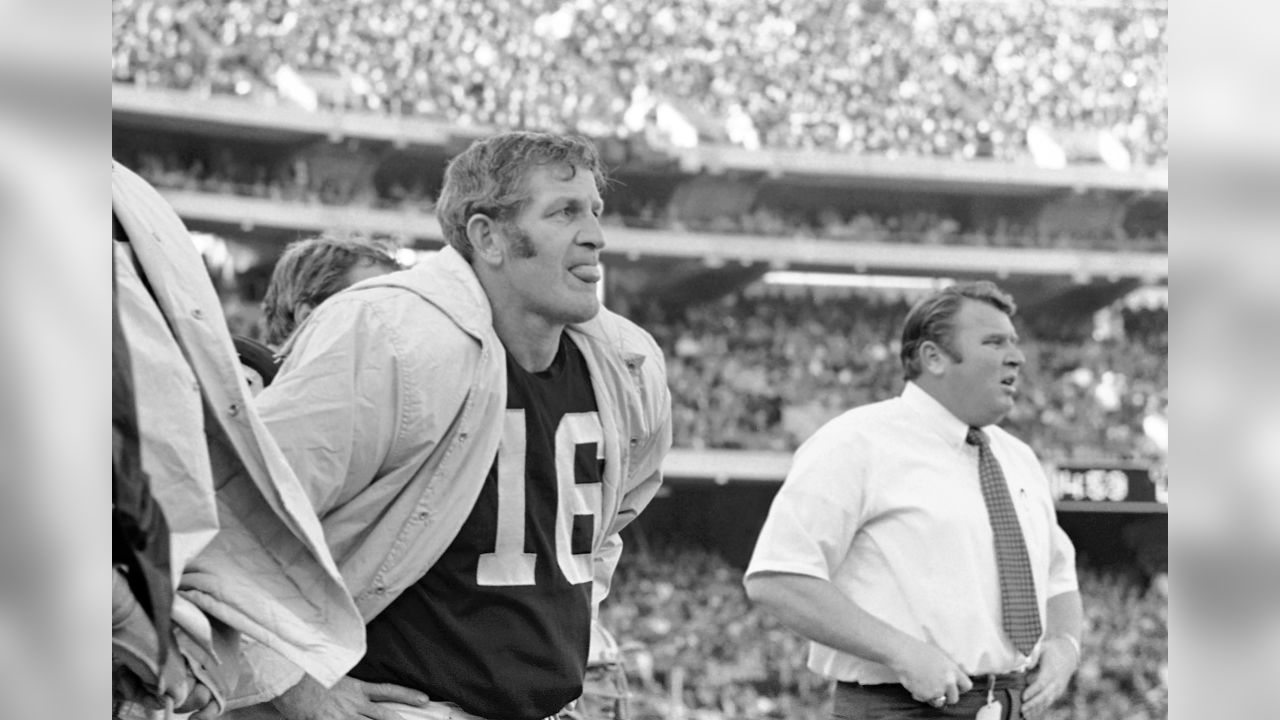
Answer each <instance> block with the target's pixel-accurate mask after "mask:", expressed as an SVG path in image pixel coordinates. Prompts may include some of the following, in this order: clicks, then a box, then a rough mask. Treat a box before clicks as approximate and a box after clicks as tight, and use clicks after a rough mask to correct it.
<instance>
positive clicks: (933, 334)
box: [900, 280, 1018, 380]
mask: <svg viewBox="0 0 1280 720" xmlns="http://www.w3.org/2000/svg"><path fill="white" fill-rule="evenodd" d="M966 299H968V300H977V301H978V302H984V303H986V304H988V305H990V306H992V307H994V308H996V309H997V310H999V311H1000V312H1002V313H1004V314H1005V315H1008V316H1009V317H1013V316H1014V314H1015V313H1017V312H1018V306H1017V305H1015V304H1014V302H1013V298H1012V297H1011V296H1010V295H1008V294H1007V293H1005V292H1003V291H1002V290H1000V288H998V287H996V284H995V283H993V282H991V281H989V280H978V281H976V282H967V283H956V284H955V285H951V286H948V287H946V288H944V289H942V290H940V291H938V292H936V293H934V294H933V295H930V296H929V297H926V298H925V299H923V300H921V301H920V302H918V303H916V304H915V305H914V306H913V307H912V308H911V311H910V312H908V313H907V320H906V322H904V323H903V325H902V352H901V354H900V357H901V358H902V374H903V376H904V377H905V378H906V379H907V380H915V379H916V378H918V377H920V374H921V373H923V372H924V368H923V366H922V365H921V362H920V347H921V346H922V345H924V344H925V343H926V342H933V343H935V344H936V345H937V346H938V347H940V348H942V351H943V352H945V353H946V354H947V355H949V356H950V357H951V359H952V360H955V361H956V362H961V361H963V360H964V357H962V356H961V354H960V350H959V348H957V347H956V344H955V335H954V331H955V322H954V321H955V317H956V313H958V312H960V305H961V304H962V303H963V302H964V301H965V300H966Z"/></svg>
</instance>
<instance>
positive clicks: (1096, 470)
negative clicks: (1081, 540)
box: [1045, 463, 1169, 513]
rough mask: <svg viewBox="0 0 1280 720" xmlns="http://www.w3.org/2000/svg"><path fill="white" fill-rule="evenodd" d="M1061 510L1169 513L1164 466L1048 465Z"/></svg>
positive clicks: (1052, 485)
mask: <svg viewBox="0 0 1280 720" xmlns="http://www.w3.org/2000/svg"><path fill="white" fill-rule="evenodd" d="M1045 472H1046V474H1047V475H1048V476H1049V483H1050V487H1051V489H1052V490H1053V497H1054V499H1055V500H1056V501H1057V503H1058V509H1059V510H1067V511H1085V512H1090V511H1092V512H1156V513H1168V512H1169V475H1168V469H1167V466H1165V465H1154V464H1153V465H1150V466H1146V465H1105V464H1085V463H1060V464H1056V465H1047V466H1046V467H1045Z"/></svg>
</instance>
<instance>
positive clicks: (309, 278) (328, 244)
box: [262, 234, 400, 347]
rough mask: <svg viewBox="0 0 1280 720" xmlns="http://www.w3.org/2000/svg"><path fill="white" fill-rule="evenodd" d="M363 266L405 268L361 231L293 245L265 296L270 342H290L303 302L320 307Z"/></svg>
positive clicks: (264, 318)
mask: <svg viewBox="0 0 1280 720" xmlns="http://www.w3.org/2000/svg"><path fill="white" fill-rule="evenodd" d="M360 265H374V266H377V267H381V268H384V269H386V270H387V272H392V271H394V270H399V269H400V263H398V262H396V260H395V258H393V257H392V256H391V255H390V254H389V253H388V252H387V251H386V250H385V249H384V248H383V247H381V246H380V245H379V244H377V243H376V242H374V241H372V240H370V239H368V238H366V237H363V236H361V235H356V234H349V235H342V234H323V235H320V236H318V237H313V238H307V239H305V240H298V241H296V242H292V243H289V245H288V246H287V247H285V249H284V252H283V253H282V254H281V255H280V259H279V260H277V261H276V266H275V268H274V269H273V270H272V271H271V281H270V284H268V286H267V293H266V296H265V297H263V299H262V324H263V327H264V333H263V335H264V337H263V339H264V340H265V342H266V343H267V344H268V345H271V346H272V347H278V346H279V345H281V344H282V343H283V342H284V341H285V340H288V339H289V336H290V335H291V334H293V331H294V329H295V328H297V326H298V314H299V312H300V311H301V310H302V306H303V305H310V306H311V307H315V306H317V305H319V304H320V303H322V302H324V301H325V300H326V299H328V297H329V296H330V295H333V294H334V293H336V292H338V291H339V290H342V289H343V288H345V287H347V285H348V283H347V273H348V272H350V271H351V269H352V268H354V267H358V266H360Z"/></svg>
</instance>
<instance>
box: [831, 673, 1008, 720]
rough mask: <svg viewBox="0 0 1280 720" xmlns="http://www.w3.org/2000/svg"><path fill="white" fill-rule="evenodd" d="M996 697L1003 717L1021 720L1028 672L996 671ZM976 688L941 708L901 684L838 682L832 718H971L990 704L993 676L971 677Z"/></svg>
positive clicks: (839, 719)
mask: <svg viewBox="0 0 1280 720" xmlns="http://www.w3.org/2000/svg"><path fill="white" fill-rule="evenodd" d="M995 678H996V682H995V693H994V698H995V700H996V701H997V702H999V703H1000V705H1001V706H1002V710H1001V715H1000V720H1021V718H1022V691H1023V689H1024V688H1026V687H1027V675H1026V673H1011V674H1009V675H996V676H995ZM970 679H971V680H973V689H972V690H970V691H969V692H966V693H960V701H959V702H957V703H956V704H954V705H945V706H943V707H940V708H936V707H933V706H932V705H929V704H926V703H922V702H920V701H918V700H916V699H914V698H912V697H911V693H910V692H908V691H907V689H906V688H904V687H903V686H901V685H897V684H890V685H859V684H858V683H847V682H838V683H836V691H835V704H834V706H833V707H832V710H831V717H832V720H917V719H919V720H926V719H932V718H970V719H972V718H973V717H974V716H975V715H977V714H978V710H979V709H980V708H981V707H982V706H983V705H986V704H987V688H988V687H990V686H991V676H990V675H983V676H978V677H973V678H970Z"/></svg>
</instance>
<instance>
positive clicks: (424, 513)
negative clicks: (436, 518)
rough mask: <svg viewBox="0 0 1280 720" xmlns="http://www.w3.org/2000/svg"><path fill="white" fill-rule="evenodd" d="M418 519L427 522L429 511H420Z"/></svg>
mask: <svg viewBox="0 0 1280 720" xmlns="http://www.w3.org/2000/svg"><path fill="white" fill-rule="evenodd" d="M418 519H419V520H426V519H427V511H426V510H419V511H418Z"/></svg>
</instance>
